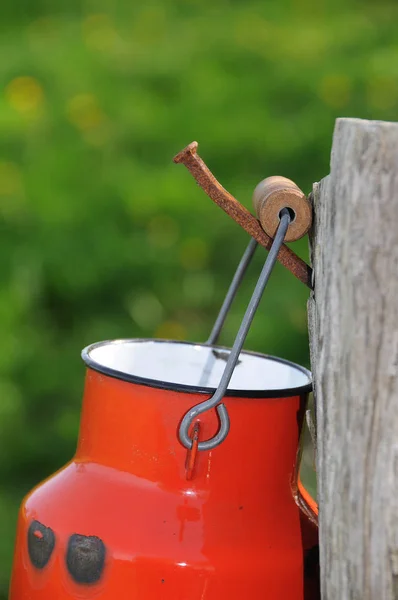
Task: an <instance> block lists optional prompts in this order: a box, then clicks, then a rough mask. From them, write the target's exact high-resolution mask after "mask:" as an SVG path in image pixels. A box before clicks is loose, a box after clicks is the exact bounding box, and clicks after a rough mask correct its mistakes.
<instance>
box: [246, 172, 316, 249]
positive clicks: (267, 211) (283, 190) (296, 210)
mask: <svg viewBox="0 0 398 600" xmlns="http://www.w3.org/2000/svg"><path fill="white" fill-rule="evenodd" d="M253 204H254V208H255V211H256V214H257V217H258V219H259V221H260V223H261V226H262V228H263V229H264V231H265V232H266V233H267V234H268V235H269V236H270V237H272V238H273V237H275V233H276V230H277V228H278V225H279V221H280V218H279V214H280V212H281V210H282V209H283V208H288V209H290V212H291V216H292V222H291V223H290V225H289V228H288V230H287V233H286V237H285V241H286V242H295V241H296V240H299V239H300V238H302V237H303V236H304V235H305V234H306V233H308V231H309V229H310V228H311V224H312V207H311V203H310V201H309V200H308V198H307V197H306V195H305V194H304V192H302V191H301V190H300V188H299V187H298V186H297V185H296V184H295V183H294V181H291V180H290V179H287V178H286V177H280V176H274V177H267V178H266V179H263V181H261V182H260V183H259V184H258V186H257V187H256V189H255V190H254V194H253Z"/></svg>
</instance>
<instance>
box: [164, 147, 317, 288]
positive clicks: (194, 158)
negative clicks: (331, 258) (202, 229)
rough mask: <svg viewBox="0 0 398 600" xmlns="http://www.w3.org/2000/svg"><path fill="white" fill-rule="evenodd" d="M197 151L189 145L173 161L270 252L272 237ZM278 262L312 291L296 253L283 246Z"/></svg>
mask: <svg viewBox="0 0 398 600" xmlns="http://www.w3.org/2000/svg"><path fill="white" fill-rule="evenodd" d="M197 149H198V143H197V142H192V143H191V144H189V145H188V146H187V147H186V148H184V149H183V150H181V152H179V153H178V154H177V155H176V156H175V157H174V162H175V163H181V164H183V165H185V167H186V168H187V169H188V170H189V171H190V173H191V174H192V175H193V177H194V178H195V179H196V181H197V182H198V184H199V185H200V187H201V188H202V189H203V191H204V192H205V193H206V194H207V195H208V196H209V198H211V199H212V200H213V201H214V202H215V203H216V204H218V206H219V207H220V208H222V209H223V210H224V211H225V212H226V213H227V215H229V216H230V217H232V219H233V220H234V221H236V222H237V223H238V224H239V225H240V226H241V227H243V229H244V230H245V231H247V233H248V234H249V235H251V236H252V237H253V238H254V239H255V240H257V242H258V243H259V244H261V246H264V248H266V249H267V250H269V249H270V247H271V244H272V238H270V237H269V236H268V235H267V234H266V233H265V231H264V230H263V229H262V227H261V225H260V222H259V221H258V220H257V219H256V217H254V216H253V215H252V214H251V213H250V212H249V211H248V210H247V208H246V207H245V206H243V205H242V204H241V203H240V202H238V200H236V198H234V197H233V196H232V194H230V193H229V192H228V191H227V190H226V189H225V188H224V187H223V186H222V185H221V183H219V182H218V181H217V179H216V178H215V177H214V175H213V173H212V172H211V171H210V169H209V168H208V167H207V165H206V164H205V163H204V161H203V160H202V159H201V158H200V156H199V155H198V153H197ZM278 260H279V262H280V263H281V264H282V265H283V266H284V267H286V268H287V269H288V270H289V271H290V272H291V273H293V275H294V276H295V277H297V279H299V280H300V281H301V282H302V283H304V284H305V285H306V286H308V287H309V288H310V289H312V285H311V279H312V269H311V267H310V266H309V265H307V263H306V262H304V261H303V260H302V259H301V258H300V257H299V256H297V254H295V252H293V251H292V250H291V249H290V248H288V247H287V246H285V245H283V246H282V247H281V249H280V251H279V254H278Z"/></svg>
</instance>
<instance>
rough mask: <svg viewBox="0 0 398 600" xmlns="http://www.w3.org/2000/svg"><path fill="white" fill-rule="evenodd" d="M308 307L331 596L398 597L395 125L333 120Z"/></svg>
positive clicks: (326, 594)
mask: <svg viewBox="0 0 398 600" xmlns="http://www.w3.org/2000/svg"><path fill="white" fill-rule="evenodd" d="M313 195H314V209H315V222H314V228H313V233H312V239H311V254H312V262H313V266H314V276H315V291H314V293H313V294H312V297H311V298H310V300H309V323H310V338H311V359H312V369H313V374H314V384H315V394H316V403H317V431H318V440H317V442H318V443H317V448H318V450H317V473H318V499H319V505H320V557H321V580H322V583H321V590H322V599H323V600H346V599H347V600H393V599H394V600H397V599H398V485H397V482H398V124H397V123H386V122H380V121H362V120H359V119H339V120H338V121H337V122H336V127H335V132H334V138H333V148H332V158H331V173H330V175H329V176H328V177H326V178H325V179H323V180H322V181H321V182H320V183H319V184H315V185H314V194H313Z"/></svg>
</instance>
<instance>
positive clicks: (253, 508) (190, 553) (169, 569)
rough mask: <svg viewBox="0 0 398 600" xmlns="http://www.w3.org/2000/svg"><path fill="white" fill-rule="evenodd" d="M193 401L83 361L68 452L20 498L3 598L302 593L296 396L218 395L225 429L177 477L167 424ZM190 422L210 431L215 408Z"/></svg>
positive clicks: (178, 451)
mask: <svg viewBox="0 0 398 600" xmlns="http://www.w3.org/2000/svg"><path fill="white" fill-rule="evenodd" d="M205 397H206V396H205ZM203 399H204V396H203V394H199V393H198V394H196V393H186V392H183V391H173V390H164V389H159V388H155V387H150V386H148V385H141V384H137V383H132V382H127V381H122V380H119V379H117V378H115V377H111V376H109V375H104V374H103V373H99V372H96V371H95V370H92V369H90V368H89V369H88V371H87V376H86V384H85V392H84V398H83V410H82V418H81V428H80V436H79V442H78V447H77V451H76V455H75V457H74V458H73V460H72V461H71V462H70V463H69V464H67V465H66V466H65V467H64V468H63V469H61V470H60V471H58V472H57V473H56V474H55V475H53V476H52V477H50V478H49V479H48V480H47V481H45V482H44V483H42V484H41V485H39V486H38V487H37V488H36V489H34V490H33V492H31V493H30V494H29V495H28V497H27V498H26V499H25V500H24V502H23V505H22V507H21V511H20V516H19V523H18V531H17V541H16V549H15V559H14V566H13V573H12V580H11V588H10V600H66V599H70V598H76V599H80V598H87V599H88V598H92V599H96V600H100V599H101V600H127V599H128V600H132V599H135V598H137V599H145V600H155V599H156V600H159V599H164V600H227V599H228V600H235V599H236V600H238V599H239V600H242V598H250V600H260V599H261V600H266V599H269V600H271V599H272V600H278V599H280V600H287V599H297V600H301V599H303V598H304V597H305V595H304V587H305V576H304V570H305V553H306V551H307V550H308V549H309V547H310V546H311V545H312V544H313V543H314V539H315V538H314V537H313V535H312V533H311V531H312V530H311V527H310V528H309V529H308V530H307V531H305V528H306V527H307V524H306V521H305V518H303V515H302V513H301V512H300V509H299V508H298V506H297V504H296V502H295V500H294V497H293V493H292V478H293V476H294V472H295V463H296V456H297V449H298V444H299V435H300V426H301V416H302V414H303V407H304V405H305V401H306V397H305V394H299V395H296V396H288V397H279V398H269V397H264V398H258V397H257V398H248V397H237V396H234V397H227V398H226V399H225V404H226V406H227V409H228V412H229V415H230V420H231V430H230V433H229V435H228V437H227V438H226V440H225V441H224V442H223V443H222V444H221V445H219V446H218V447H217V448H215V449H213V450H210V451H203V452H198V454H197V456H196V460H195V464H194V467H193V472H192V475H191V478H190V479H187V469H186V459H187V450H186V449H185V448H184V447H183V446H182V445H181V443H180V442H179V439H178V435H177V432H178V427H179V424H180V422H181V419H182V416H183V415H184V414H185V412H186V411H187V410H188V409H190V408H191V407H192V406H193V405H194V404H197V403H198V402H201V401H203ZM198 421H199V423H200V438H201V439H208V438H210V437H211V436H212V435H214V433H215V432H216V431H217V429H218V421H217V415H216V413H215V411H210V412H207V413H204V414H203V415H202V416H201V417H200V419H199V420H198ZM188 476H189V475H188ZM303 526H304V530H303ZM308 532H309V533H308ZM303 540H304V541H303ZM82 565H83V566H82ZM307 589H309V588H308V587H307ZM306 597H310V596H308V594H307V596H306ZM311 597H312V596H311ZM314 597H315V596H314Z"/></svg>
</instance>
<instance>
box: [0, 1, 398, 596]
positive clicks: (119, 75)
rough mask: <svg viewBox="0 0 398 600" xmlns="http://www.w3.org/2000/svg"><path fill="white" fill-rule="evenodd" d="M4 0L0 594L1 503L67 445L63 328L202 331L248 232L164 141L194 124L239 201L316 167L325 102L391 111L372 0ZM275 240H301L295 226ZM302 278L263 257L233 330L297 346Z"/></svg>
mask: <svg viewBox="0 0 398 600" xmlns="http://www.w3.org/2000/svg"><path fill="white" fill-rule="evenodd" d="M4 8H5V7H4ZM4 12H5V13H6V14H4V15H3V16H2V19H1V24H0V28H1V35H0V51H1V56H2V60H1V64H0V86H1V87H0V90H1V91H0V223H1V235H0V249H1V256H2V259H3V260H2V261H1V269H0V278H1V285H0V326H1V336H0V347H1V353H0V365H1V366H0V482H1V483H0V530H1V531H2V535H1V538H0V598H1V599H2V600H3V599H5V598H6V594H7V585H8V577H9V571H10V568H11V560H12V548H13V542H14V529H15V521H16V515H17V509H18V505H19V503H20V501H21V499H22V497H23V495H24V494H25V493H26V492H27V491H28V490H29V489H30V488H31V486H33V485H34V484H35V483H36V482H38V481H40V480H41V479H42V478H44V477H46V476H47V475H49V474H50V473H51V472H52V471H54V470H55V469H57V468H59V467H60V466H61V465H62V464H63V463H64V462H66V461H67V460H68V459H69V458H70V457H71V456H72V454H73V452H74V448H75V444H76V437H77V432H78V424H79V411H80V403H81V393H82V386H83V378H84V367H83V364H82V362H81V360H80V356H79V355H80V350H81V349H82V347H83V346H85V345H87V344H89V343H91V342H94V341H98V340H104V339H108V338H117V337H138V336H139V337H144V336H156V337H166V338H183V339H191V340H198V341H200V340H205V339H206V336H207V335H208V333H209V331H210V329H211V326H212V323H213V320H214V318H215V316H216V313H217V310H218V308H219V306H220V303H221V301H222V299H223V295H224V293H225V290H226V288H227V286H228V284H229V282H230V279H231V276H232V274H233V271H234V268H235V265H236V264H237V262H238V260H239V258H240V256H241V254H242V252H243V250H244V248H245V246H246V243H247V241H248V239H247V235H246V234H245V233H244V231H243V230H241V229H240V228H239V227H238V226H237V225H235V224H234V222H233V221H231V220H230V219H229V218H228V217H227V216H226V215H225V214H224V213H222V211H221V210H220V209H219V208H217V207H216V206H214V205H213V204H212V202H211V201H210V200H209V199H208V198H207V197H206V196H205V195H204V193H203V192H202V191H201V190H200V189H199V188H198V187H197V186H196V184H195V183H194V181H193V179H192V178H191V176H190V175H189V174H188V172H186V170H185V169H184V168H183V167H182V166H176V165H174V164H173V163H172V157H173V155H174V154H175V153H176V152H178V151H179V150H180V149H181V148H182V147H184V146H185V145H186V144H187V143H189V142H191V141H192V140H194V139H196V140H197V141H198V142H199V143H200V147H199V152H200V154H201V155H202V157H203V158H204V159H205V160H206V162H207V163H208V165H209V166H210V168H211V169H212V170H213V172H214V173H215V175H216V176H217V177H218V178H219V179H220V181H221V182H222V183H223V184H224V185H225V187H227V189H228V190H230V191H231V192H232V193H233V194H234V195H235V196H236V197H237V198H238V199H239V200H240V201H241V202H243V203H244V204H245V205H246V206H248V207H249V208H250V209H251V194H252V190H253V189H254V187H255V185H256V184H257V183H258V182H259V181H260V180H261V179H263V178H264V177H266V176H268V175H272V174H281V175H286V176H287V177H290V178H292V179H294V180H295V181H296V182H297V183H298V184H299V185H300V186H301V187H302V188H303V189H304V190H305V191H306V192H309V191H310V189H311V184H312V182H313V181H317V180H319V179H320V178H322V177H323V176H324V175H326V174H327V173H328V168H329V154H330V146H331V139H332V132H333V126H334V120H335V118H336V117H337V116H357V117H363V118H371V119H387V120H395V119H396V118H397V106H398V77H397V75H398V72H397V65H398V37H397V33H396V23H397V16H398V6H397V5H396V4H393V3H390V2H378V3H376V2H360V3H359V2H358V3H356V2H353V1H352V0H345V1H344V2H343V1H342V0H334V1H333V2H332V1H330V2H322V1H318V2H316V3H315V2H310V1H309V0H291V1H290V2H276V1H275V2H271V1H270V2H265V1H264V0H262V1H258V0H245V1H244V2H243V1H240V2H239V1H235V0H214V1H212V2H208V1H202V2H199V1H198V0H169V1H165V0H163V1H160V0H154V1H152V0H148V1H146V2H141V3H138V2H128V1H127V0H124V1H120V2H115V1H114V0H113V1H112V2H111V1H108V0H97V1H96V2H93V1H92V2H91V1H87V2H82V1H80V0H69V1H68V2H66V1H59V2H57V3H54V2H50V1H49V0H36V1H34V2H32V1H31V0H18V1H16V2H15V3H14V4H8V6H7V9H6V10H5V11H4ZM294 247H295V250H296V251H297V252H298V253H299V254H300V255H301V256H303V257H305V258H307V242H306V241H305V240H303V241H301V242H299V243H298V244H295V245H294ZM264 257H265V252H264V251H262V250H260V251H259V252H258V254H257V256H256V259H255V264H254V266H253V267H252V268H251V270H250V274H249V276H248V278H247V281H246V283H245V285H244V286H243V288H242V290H241V293H240V295H239V298H238V300H237V302H236V304H235V305H234V307H233V311H232V315H231V317H230V319H229V321H228V323H227V326H226V329H225V333H224V334H223V339H222V342H224V343H225V344H230V343H231V342H232V340H233V337H234V334H235V332H236V330H237V328H238V325H239V322H240V319H241V317H242V314H243V310H244V307H245V305H246V302H247V300H248V298H249V296H250V293H251V290H252V288H253V286H254V283H255V281H256V277H257V275H258V272H259V269H260V267H261V264H262V262H263V260H264ZM307 296H308V293H307V290H306V289H305V287H304V286H303V285H302V284H300V283H299V282H298V281H297V280H295V279H294V277H293V276H291V275H290V274H289V273H288V272H286V271H285V270H284V269H283V268H281V267H277V269H276V271H275V273H274V275H273V277H272V280H271V283H270V286H269V288H268V290H267V292H266V294H265V297H264V299H263V301H262V304H261V308H260V310H259V313H258V315H257V316H256V319H255V324H254V327H253V328H252V331H251V332H250V334H249V337H248V340H247V344H246V347H248V348H250V349H253V350H259V351H264V352H267V353H271V354H277V355H280V356H283V357H286V358H288V359H292V360H295V361H298V362H300V363H302V364H305V365H308V364H309V355H308V340H307V325H306V299H307ZM307 460H308V463H310V462H311V457H310V458H308V459H307Z"/></svg>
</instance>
